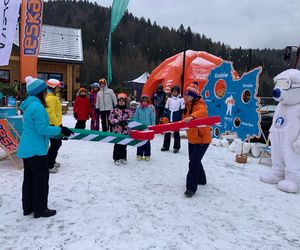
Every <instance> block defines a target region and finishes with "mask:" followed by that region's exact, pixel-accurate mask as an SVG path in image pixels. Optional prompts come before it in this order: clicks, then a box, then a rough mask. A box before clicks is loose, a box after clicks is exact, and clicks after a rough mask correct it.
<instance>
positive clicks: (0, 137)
mask: <svg viewBox="0 0 300 250" xmlns="http://www.w3.org/2000/svg"><path fill="white" fill-rule="evenodd" d="M0 143H1V144H2V145H3V146H4V147H5V148H6V149H7V150H9V151H13V150H15V149H16V148H17V145H15V144H14V142H13V141H12V140H11V139H10V138H9V136H8V134H7V133H6V130H5V128H4V127H3V126H2V125H1V124H0Z"/></svg>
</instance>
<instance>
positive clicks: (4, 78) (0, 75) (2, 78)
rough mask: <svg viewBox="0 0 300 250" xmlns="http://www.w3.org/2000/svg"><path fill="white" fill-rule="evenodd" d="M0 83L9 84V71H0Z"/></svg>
mask: <svg viewBox="0 0 300 250" xmlns="http://www.w3.org/2000/svg"><path fill="white" fill-rule="evenodd" d="M0 83H10V71H9V70H0Z"/></svg>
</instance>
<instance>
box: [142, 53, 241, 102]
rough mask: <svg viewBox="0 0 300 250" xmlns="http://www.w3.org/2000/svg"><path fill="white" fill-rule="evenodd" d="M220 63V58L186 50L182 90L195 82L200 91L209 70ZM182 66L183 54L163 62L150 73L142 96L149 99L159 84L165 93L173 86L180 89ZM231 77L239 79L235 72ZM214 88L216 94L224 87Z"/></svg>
mask: <svg viewBox="0 0 300 250" xmlns="http://www.w3.org/2000/svg"><path fill="white" fill-rule="evenodd" d="M222 63H223V59H222V58H220V57H217V56H214V55H212V54H209V53H207V52H204V51H193V50H187V51H186V57H185V76H184V90H185V89H186V87H187V86H188V85H189V83H190V82H192V81H197V82H198V83H199V87H200V89H201V90H202V89H203V87H204V85H205V84H206V82H207V78H208V76H209V74H210V72H211V70H212V69H214V68H216V67H218V66H220V65H221V64H222ZM182 64H183V52H181V53H178V54H176V55H174V56H172V57H170V58H168V59H166V60H164V61H163V62H162V63H161V64H160V65H159V66H158V67H156V68H155V69H154V70H153V71H152V73H151V75H150V77H149V78H148V80H147V82H146V84H145V85H144V88H143V93H142V94H143V95H148V96H149V97H151V96H152V95H153V93H154V92H155V91H156V88H157V86H158V85H159V84H162V85H163V88H164V90H165V91H166V92H170V90H171V88H172V86H174V85H178V86H180V87H181V74H182ZM233 77H234V78H235V79H238V78H239V76H238V74H237V73H236V72H235V71H234V72H233ZM216 88H217V89H216V92H217V91H222V89H224V88H226V86H223V85H222V84H218V85H217V87H216Z"/></svg>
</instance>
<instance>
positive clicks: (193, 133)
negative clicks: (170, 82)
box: [183, 82, 212, 197]
mask: <svg viewBox="0 0 300 250" xmlns="http://www.w3.org/2000/svg"><path fill="white" fill-rule="evenodd" d="M185 100H186V108H185V110H184V112H183V114H184V121H185V122H186V123H188V122H190V121H191V120H193V119H196V118H202V117H208V112H207V108H206V105H205V103H204V101H203V99H202V97H201V96H200V90H199V87H198V83H197V82H193V83H191V84H190V85H189V86H188V87H187V89H186V91H185ZM187 137H188V142H189V144H188V149H189V160H190V162H189V172H188V174H187V178H186V191H185V193H184V194H185V195H186V197H192V196H193V195H194V194H195V193H196V191H197V185H205V184H206V175H205V171H204V169H203V165H202V163H201V160H202V158H203V156H204V154H205V152H206V150H207V148H208V146H209V144H210V142H211V140H212V134H211V128H210V127H200V128H190V129H188V130H187Z"/></svg>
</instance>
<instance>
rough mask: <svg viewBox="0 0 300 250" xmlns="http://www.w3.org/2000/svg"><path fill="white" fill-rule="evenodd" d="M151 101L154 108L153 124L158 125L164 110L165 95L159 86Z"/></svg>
mask: <svg viewBox="0 0 300 250" xmlns="http://www.w3.org/2000/svg"><path fill="white" fill-rule="evenodd" d="M151 101H152V103H153V105H154V108H155V122H156V124H158V123H159V120H160V118H161V116H162V114H163V112H164V110H165V103H166V93H165V92H164V90H163V86H162V85H161V84H159V85H158V86H157V89H156V92H155V93H154V94H153V96H152V98H151Z"/></svg>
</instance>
